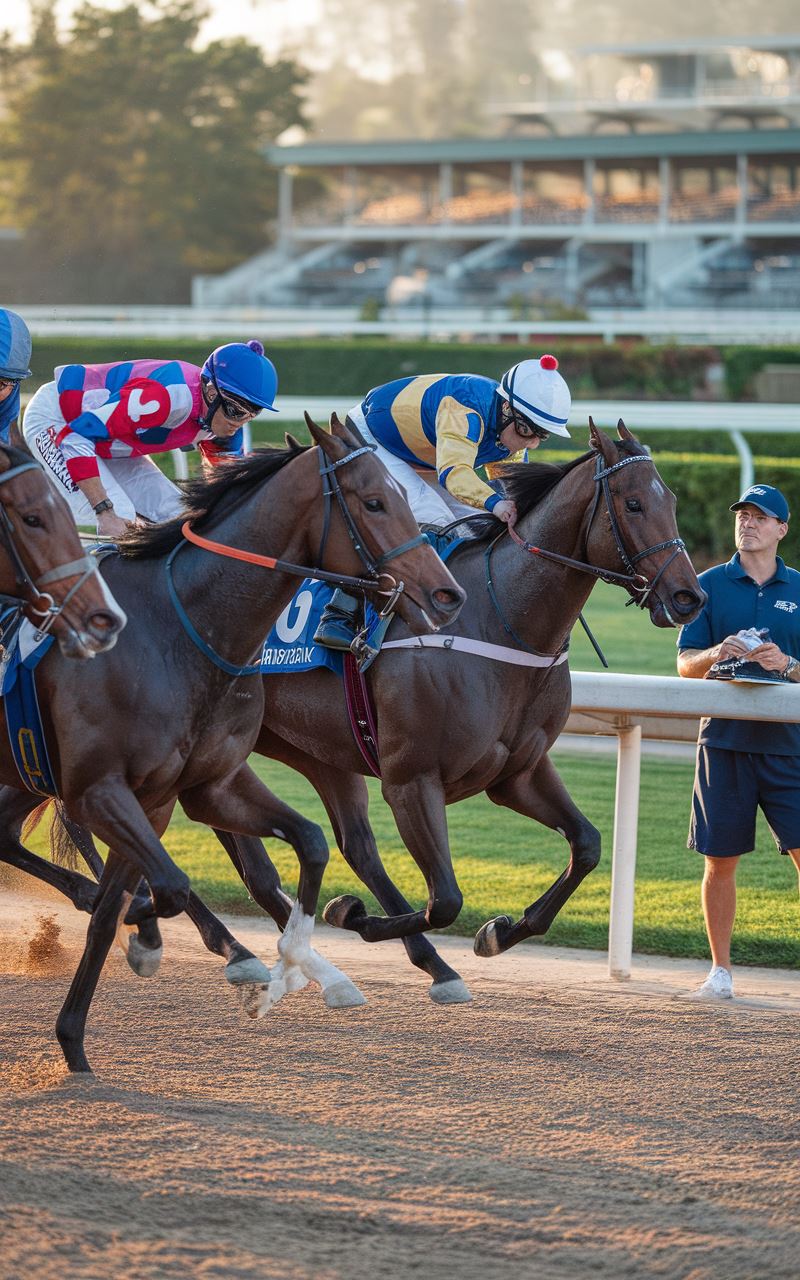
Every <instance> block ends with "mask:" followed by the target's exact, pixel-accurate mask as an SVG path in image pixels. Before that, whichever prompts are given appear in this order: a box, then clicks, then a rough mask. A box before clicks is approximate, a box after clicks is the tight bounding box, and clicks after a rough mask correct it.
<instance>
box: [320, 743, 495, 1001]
mask: <svg viewBox="0 0 800 1280" xmlns="http://www.w3.org/2000/svg"><path fill="white" fill-rule="evenodd" d="M303 773H305V775H306V777H307V778H308V779H309V781H310V782H311V783H312V785H313V786H314V787H315V788H316V790H317V792H318V793H319V795H320V797H321V799H322V801H323V804H324V805H325V808H326V809H327V811H328V816H329V818H330V820H331V824H332V826H333V830H334V834H335V836H336V843H337V844H338V846H339V849H340V850H341V853H342V857H343V858H344V859H345V861H346V862H347V864H348V866H349V867H351V868H352V869H353V871H355V873H356V875H357V876H358V877H359V879H360V880H361V881H362V882H363V883H364V884H365V885H366V887H367V888H368V889H369V891H370V893H372V894H373V895H374V896H375V898H377V900H378V902H379V903H380V905H381V906H382V907H383V909H384V911H385V912H387V914H389V915H405V914H410V913H411V912H412V911H413V908H412V906H411V904H410V902H408V901H407V899H406V898H404V897H403V895H402V893H401V892H400V890H399V889H398V888H397V886H396V885H395V884H394V882H393V881H392V880H391V879H390V878H389V876H388V875H387V873H386V868H385V867H384V865H383V863H382V861H381V857H380V853H379V852H378V846H377V844H376V841H375V835H374V833H373V830H372V827H371V826H370V822H369V793H368V791H367V787H366V784H365V782H364V779H363V778H362V777H361V775H360V774H355V773H344V772H341V771H339V770H325V771H320V770H318V769H314V768H313V767H311V768H309V766H308V764H305V765H304V767H303ZM365 915H366V911H365V910H364V907H363V905H362V904H361V902H360V901H359V899H358V898H355V897H353V896H351V895H349V894H343V895H342V896H341V897H339V898H334V899H333V900H332V901H331V902H329V903H328V904H327V906H326V907H325V910H324V911H323V913H322V918H323V920H324V921H325V922H326V923H327V924H333V925H336V926H338V927H340V928H345V929H347V928H350V929H353V931H354V932H358V930H357V928H354V923H353V922H354V921H355V920H357V919H360V918H363V917H364V916H365ZM403 945H404V946H405V949H406V954H407V955H408V958H409V960H410V961H411V963H412V964H413V965H415V966H416V967H417V968H418V969H421V970H422V972H423V973H427V975H428V976H429V977H430V978H431V980H432V981H431V985H430V987H429V988H428V995H429V996H430V998H431V1000H433V1001H434V1003H436V1004H465V1003H468V1002H469V1001H470V1000H471V999H472V996H471V994H470V991H469V988H468V987H467V985H466V983H465V982H464V980H463V978H461V976H460V975H459V974H458V973H456V971H455V969H451V967H450V965H449V964H446V963H445V961H444V960H443V959H442V957H441V956H440V955H439V953H438V951H437V950H436V948H435V947H434V946H433V944H432V943H431V942H430V940H429V939H428V938H427V937H426V936H425V934H424V933H415V934H411V935H410V936H408V937H405V938H403Z"/></svg>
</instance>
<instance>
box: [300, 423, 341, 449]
mask: <svg viewBox="0 0 800 1280" xmlns="http://www.w3.org/2000/svg"><path fill="white" fill-rule="evenodd" d="M303 416H304V418H305V420H306V426H307V427H308V429H309V431H310V433H311V439H312V440H313V441H314V444H318V445H319V447H320V449H322V451H323V453H326V454H327V455H328V457H329V458H331V459H336V458H338V457H340V456H341V449H340V447H339V444H338V442H337V440H336V439H335V437H334V436H332V435H331V433H330V432H329V431H326V430H325V428H324V427H319V426H317V424H316V422H315V421H314V419H313V418H312V417H311V415H310V414H309V413H308V412H306V413H304V415H303Z"/></svg>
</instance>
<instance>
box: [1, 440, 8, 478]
mask: <svg viewBox="0 0 800 1280" xmlns="http://www.w3.org/2000/svg"><path fill="white" fill-rule="evenodd" d="M10 470H11V459H10V457H9V456H8V454H7V453H6V451H5V449H3V448H1V447H0V474H2V472H3V471H10Z"/></svg>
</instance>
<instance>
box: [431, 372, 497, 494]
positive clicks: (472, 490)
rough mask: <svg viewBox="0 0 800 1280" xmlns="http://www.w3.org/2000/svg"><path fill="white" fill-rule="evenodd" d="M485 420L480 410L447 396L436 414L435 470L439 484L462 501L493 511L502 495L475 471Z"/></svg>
mask: <svg viewBox="0 0 800 1280" xmlns="http://www.w3.org/2000/svg"><path fill="white" fill-rule="evenodd" d="M484 431H485V424H484V422H483V419H482V418H481V416H480V414H479V413H476V412H475V410H474V409H468V408H467V407H466V406H465V405H463V404H459V402H458V401H457V400H455V399H454V398H453V397H452V396H447V397H445V399H444V400H442V403H441V404H440V405H439V409H438V411H437V414H436V470H437V473H438V476H439V484H441V485H443V486H444V488H446V489H447V491H448V493H451V494H452V495H453V497H454V498H457V499H458V500H459V502H465V503H466V504H467V506H470V507H477V508H478V509H479V510H481V509H482V510H484V511H492V510H493V509H494V507H496V506H497V504H498V503H499V502H501V501H502V495H501V494H499V493H496V492H495V490H494V489H492V487H491V485H488V484H485V483H484V481H483V480H481V478H480V476H478V475H476V474H475V460H476V458H477V455H478V446H479V444H480V442H481V440H482V439H483V434H484Z"/></svg>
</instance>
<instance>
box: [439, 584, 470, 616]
mask: <svg viewBox="0 0 800 1280" xmlns="http://www.w3.org/2000/svg"><path fill="white" fill-rule="evenodd" d="M465 599H466V596H465V594H464V592H463V591H453V590H452V588H451V587H439V588H438V590H436V591H432V592H431V600H432V601H433V603H434V604H435V605H436V606H437V607H438V608H439V609H443V610H444V611H445V612H447V613H452V612H453V610H455V609H460V608H461V606H462V604H463V603H464V600H465Z"/></svg>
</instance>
